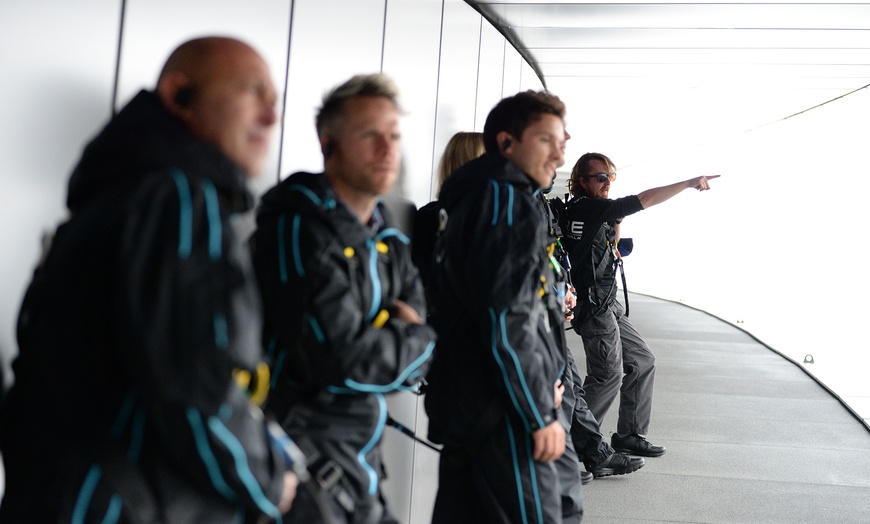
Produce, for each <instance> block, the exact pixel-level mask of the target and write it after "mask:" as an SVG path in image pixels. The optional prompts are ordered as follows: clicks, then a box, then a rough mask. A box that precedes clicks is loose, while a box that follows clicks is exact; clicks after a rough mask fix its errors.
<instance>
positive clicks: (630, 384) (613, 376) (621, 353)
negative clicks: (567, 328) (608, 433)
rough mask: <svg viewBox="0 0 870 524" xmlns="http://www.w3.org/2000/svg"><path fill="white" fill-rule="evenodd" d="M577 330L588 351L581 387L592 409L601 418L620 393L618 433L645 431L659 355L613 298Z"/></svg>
mask: <svg viewBox="0 0 870 524" xmlns="http://www.w3.org/2000/svg"><path fill="white" fill-rule="evenodd" d="M576 331H577V333H578V334H579V335H580V336H581V337H582V338H583V347H584V349H585V351H586V379H585V380H584V381H583V389H585V391H586V402H587V404H589V411H591V412H592V415H593V416H594V417H595V419H596V420H597V421H598V422H599V423H601V421H603V420H604V415H605V414H606V413H607V410H609V409H610V406H611V404H613V401H614V400H615V399H616V395H617V393H620V408H619V420H618V421H617V426H616V431H617V433H620V434H623V435H627V434H632V433H637V434H640V435H645V434H646V432H647V431H648V430H649V423H650V414H651V412H652V395H653V385H654V383H655V355H653V353H652V351H650V349H649V346H647V345H646V342H644V341H643V339H642V338H641V337H640V334H639V333H638V332H637V330H635V329H634V326H632V325H631V323H630V322H629V321H628V319H627V318H625V317H624V316H623V308H622V305H621V304H620V303H619V302H614V304H613V306H612V307H609V308H607V309H606V310H604V311H602V312H600V313H599V314H597V315H595V316H593V317H592V318H590V319H588V320H587V321H585V322H583V323H582V324H580V325H579V326H577V328H576ZM623 373H625V377H624V378H623Z"/></svg>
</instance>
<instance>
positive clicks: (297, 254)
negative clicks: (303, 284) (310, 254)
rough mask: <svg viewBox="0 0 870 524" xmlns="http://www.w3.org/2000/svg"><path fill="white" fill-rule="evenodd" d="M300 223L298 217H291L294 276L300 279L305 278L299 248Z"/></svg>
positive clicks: (300, 219)
mask: <svg viewBox="0 0 870 524" xmlns="http://www.w3.org/2000/svg"><path fill="white" fill-rule="evenodd" d="M301 223H302V217H301V216H300V215H294V216H293V238H292V240H291V242H292V243H293V264H294V265H295V266H296V274H297V275H299V276H300V277H304V276H305V268H304V267H303V266H302V250H301V248H300V247H299V226H300V224H301Z"/></svg>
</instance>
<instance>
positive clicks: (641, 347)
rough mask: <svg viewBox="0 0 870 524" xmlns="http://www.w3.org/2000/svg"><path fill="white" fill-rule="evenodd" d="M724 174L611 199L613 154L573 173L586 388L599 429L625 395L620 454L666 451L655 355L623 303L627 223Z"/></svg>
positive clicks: (574, 256)
mask: <svg viewBox="0 0 870 524" xmlns="http://www.w3.org/2000/svg"><path fill="white" fill-rule="evenodd" d="M718 176H719V175H713V176H701V177H697V178H692V179H690V180H685V181H683V182H677V183H676V184H671V185H668V186H663V187H657V188H653V189H648V190H646V191H643V192H641V193H639V194H637V195H631V196H627V197H623V198H617V199H610V198H609V194H610V184H611V182H613V181H614V180H616V167H615V165H614V164H613V162H612V161H611V160H610V159H609V158H607V157H606V156H605V155H602V154H600V153H586V154H585V155H583V156H581V157H580V158H579V159H578V160H577V163H576V164H575V165H574V168H573V170H572V171H571V177H570V180H569V191H570V193H571V195H572V198H571V200H569V201H568V202H567V203H566V206H565V213H564V216H563V217H562V220H561V224H560V226H561V228H562V233H563V234H564V245H565V249H566V250H567V251H568V256H569V258H570V260H571V267H572V269H571V276H572V279H573V281H574V286H575V288H576V290H577V307H576V308H575V311H574V318H573V320H572V321H571V325H572V327H573V328H574V331H575V332H577V334H579V335H580V336H581V337H582V339H583V347H584V350H585V352H586V378H585V379H584V381H583V389H584V390H585V394H586V395H585V396H586V402H587V403H588V405H589V410H590V411H591V412H592V414H593V416H594V417H595V419H596V420H598V422H599V423H600V422H601V421H602V420H603V419H604V415H605V414H606V413H607V410H608V409H609V408H610V406H611V404H612V403H613V401H614V400H615V399H616V396H617V394H619V397H620V403H619V418H618V420H617V426H616V433H615V434H614V435H613V436H612V437H611V445H612V446H613V448H614V449H615V450H616V451H618V452H621V453H629V454H633V455H640V456H644V457H658V456H661V455H663V454H664V453H665V448H664V447H662V446H657V445H655V444H652V443H651V442H650V441H649V440H647V438H646V435H647V432H648V430H649V426H650V418H651V414H652V401H653V385H654V382H655V355H653V353H652V351H651V350H650V348H649V346H647V344H646V342H644V340H643V339H642V338H641V336H640V334H639V333H638V332H637V330H635V329H634V327H633V326H632V325H631V322H629V320H628V317H627V315H625V310H624V307H623V305H622V304H620V303H619V301H618V300H617V292H616V291H617V284H616V276H617V271H619V269H620V268H619V265H620V264H621V263H622V262H621V259H620V258H619V254H618V251H617V244H618V242H619V224H620V222H621V221H622V219H623V218H624V217H626V216H628V215H631V214H634V213H637V212H639V211H641V210H644V209H647V208H649V207H650V206H654V205H657V204H660V203H662V202H665V201H666V200H669V199H670V198H672V197H674V196H676V195H677V194H679V193H680V192H682V191H683V190H685V189H689V188H694V189H697V190H699V191H705V190H707V189H710V180H712V179H714V178H718ZM623 373H624V376H623Z"/></svg>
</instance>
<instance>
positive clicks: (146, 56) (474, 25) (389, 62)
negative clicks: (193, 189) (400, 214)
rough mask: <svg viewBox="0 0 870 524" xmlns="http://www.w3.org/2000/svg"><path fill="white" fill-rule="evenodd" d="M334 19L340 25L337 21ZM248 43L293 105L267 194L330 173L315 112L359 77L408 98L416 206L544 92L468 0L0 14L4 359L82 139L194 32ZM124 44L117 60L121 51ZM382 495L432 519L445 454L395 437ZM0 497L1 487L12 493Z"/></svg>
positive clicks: (270, 2)
mask: <svg viewBox="0 0 870 524" xmlns="http://www.w3.org/2000/svg"><path fill="white" fill-rule="evenodd" d="M337 13H340V14H341V15H340V16H338V15H337ZM205 34H226V35H231V36H235V37H238V38H241V39H243V40H246V41H248V42H249V43H251V44H252V45H253V46H254V47H256V48H257V49H258V50H259V51H260V52H261V53H262V54H263V55H264V56H265V58H266V59H267V61H268V62H269V63H270V65H271V68H272V72H273V77H274V80H275V83H276V86H277V88H278V89H279V92H282V95H283V100H284V103H283V119H282V121H281V130H280V131H281V132H280V133H276V137H275V143H274V147H273V153H272V155H271V159H270V163H269V164H268V166H267V168H266V170H265V172H264V175H263V176H262V177H261V178H260V180H259V181H258V182H256V185H255V186H254V188H253V189H254V191H255V193H257V194H261V193H262V192H263V191H265V190H266V189H267V188H269V187H270V186H271V185H273V184H274V183H275V182H277V181H278V180H279V178H280V177H283V176H286V175H288V174H289V173H291V172H293V171H296V170H311V171H320V170H321V169H322V157H321V154H320V151H319V146H318V143H317V137H316V135H315V131H314V114H315V111H316V108H317V107H318V106H319V104H320V100H321V97H322V96H323V94H324V93H325V92H326V91H327V90H328V89H330V88H331V87H333V86H334V85H336V84H338V83H340V82H342V81H344V80H346V79H347V78H349V77H350V76H351V75H353V74H357V73H370V72H375V71H383V72H385V73H387V74H388V75H390V76H391V77H392V78H393V79H394V80H395V81H396V83H397V84H398V86H399V89H400V90H401V92H402V97H401V98H402V103H403V106H404V109H405V110H406V113H407V114H406V116H405V118H404V119H403V123H402V126H403V129H402V132H403V152H404V160H403V173H402V177H401V180H400V184H399V187H398V188H397V190H396V192H397V193H398V194H399V196H403V197H404V198H406V199H408V200H411V201H412V202H414V203H415V204H416V205H417V206H420V205H422V204H424V203H426V202H428V201H429V200H430V199H431V196H432V194H433V191H432V178H433V177H432V174H433V171H434V168H435V166H437V163H438V159H439V157H440V155H441V151H442V150H443V147H444V145H445V144H446V143H447V140H448V139H449V138H450V136H452V135H453V133H455V132H457V131H481V130H482V129H483V123H484V119H485V117H486V114H487V113H488V112H489V110H490V109H491V108H492V106H493V105H495V103H496V102H497V101H498V100H499V99H501V98H502V97H503V96H507V95H510V94H514V93H516V92H517V91H519V90H521V89H530V88H531V89H540V87H541V84H540V82H539V81H538V79H537V77H535V75H534V74H533V72H532V70H531V68H530V67H529V66H528V64H526V63H525V62H524V61H523V60H522V59H521V58H520V56H519V55H518V53H517V52H516V51H515V50H514V49H513V48H512V47H511V46H510V45H506V43H505V41H504V39H503V38H502V37H501V35H500V34H498V32H496V31H495V30H494V29H493V28H492V27H491V26H490V25H489V24H488V23H487V22H485V21H482V20H481V17H480V16H479V15H478V14H477V12H476V11H474V10H473V9H471V8H470V7H469V6H468V5H466V4H465V3H464V2H463V1H461V0H295V1H290V2H287V1H286V0H251V1H249V2H234V1H232V0H172V1H170V0H127V1H126V2H123V1H122V0H88V1H87V2H84V3H76V4H75V6H73V5H72V4H70V3H69V2H64V1H61V0H44V1H41V2H38V3H26V2H5V3H4V4H3V5H2V7H0V58H2V60H0V64H2V74H3V78H4V82H2V83H0V106H2V114H3V118H2V119H0V144H2V158H3V160H4V168H5V169H4V172H3V184H4V188H5V191H4V192H3V193H0V213H2V218H0V245H2V246H3V249H2V253H0V289H2V291H3V292H2V293H0V357H2V359H3V361H4V362H3V363H4V366H5V367H6V368H7V383H8V381H9V379H10V378H11V376H10V375H9V371H8V365H9V362H10V361H11V359H12V358H13V356H14V354H15V353H16V351H17V349H16V345H15V338H14V333H15V322H16V316H17V310H18V307H19V304H20V302H21V298H22V296H23V293H24V290H25V288H26V285H27V283H28V281H29V278H30V274H31V271H32V269H33V266H34V264H35V262H36V259H37V257H38V254H39V246H40V238H41V236H42V234H43V232H45V231H50V230H53V229H54V227H56V225H57V224H58V223H59V222H60V221H61V220H63V218H64V217H65V213H66V212H65V207H64V198H65V193H66V181H67V178H68V176H69V173H70V171H71V169H72V167H73V165H74V164H75V162H76V161H77V159H78V156H79V154H80V152H81V149H82V147H83V146H84V145H85V143H86V142H87V141H88V140H89V139H90V138H91V137H92V136H93V135H94V134H95V133H96V132H97V131H98V130H99V129H100V128H101V127H102V125H103V124H105V122H106V121H107V120H108V118H109V117H110V116H111V111H112V101H113V94H114V92H115V77H116V73H117V76H118V82H117V103H116V108H120V107H122V106H123V104H124V103H126V101H128V100H129V99H130V98H131V97H132V96H133V95H135V93H136V92H137V91H138V90H140V89H143V88H146V89H150V88H152V87H153V85H154V82H155V80H156V77H157V75H158V73H159V70H160V67H161V65H162V62H163V60H165V58H166V56H167V55H168V53H169V52H170V51H171V50H172V49H173V48H174V47H175V46H176V45H177V44H179V43H181V42H182V41H184V40H187V39H189V38H192V37H194V36H201V35H205ZM119 49H120V51H119ZM417 400H418V399H417V398H415V397H412V396H410V395H406V396H399V397H395V398H392V399H390V410H391V413H392V414H393V416H394V417H395V418H396V419H398V420H400V421H401V422H403V423H405V424H406V425H408V426H410V427H416V429H417V432H418V434H420V435H423V436H425V428H426V421H425V415H424V413H423V410H422V408H421V407H420V406H419V405H418V401H417ZM384 449H385V450H386V463H387V468H388V472H389V475H390V478H389V479H388V481H387V482H386V483H385V491H386V494H387V497H388V498H389V499H390V502H391V505H392V507H393V509H394V511H395V512H396V514H397V516H398V517H399V519H400V520H402V521H403V522H420V521H425V520H428V515H429V513H430V512H431V506H432V503H433V501H434V495H435V489H436V487H437V467H436V464H437V457H436V455H435V454H434V452H431V451H430V450H428V449H426V448H423V447H422V446H419V445H413V444H412V442H411V441H410V440H409V439H407V438H406V437H404V436H400V435H398V434H397V433H395V432H393V431H392V429H389V430H387V433H386V435H385V438H384ZM0 489H2V484H0Z"/></svg>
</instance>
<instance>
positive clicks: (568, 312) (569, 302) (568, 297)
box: [565, 286, 577, 322]
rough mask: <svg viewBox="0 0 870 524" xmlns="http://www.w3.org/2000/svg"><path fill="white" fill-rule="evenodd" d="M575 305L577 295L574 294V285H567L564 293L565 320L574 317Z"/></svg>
mask: <svg viewBox="0 0 870 524" xmlns="http://www.w3.org/2000/svg"><path fill="white" fill-rule="evenodd" d="M575 307H577V296H576V295H575V294H574V286H568V292H567V293H565V322H571V320H572V319H573V318H574V311H573V309H574V308H575Z"/></svg>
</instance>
